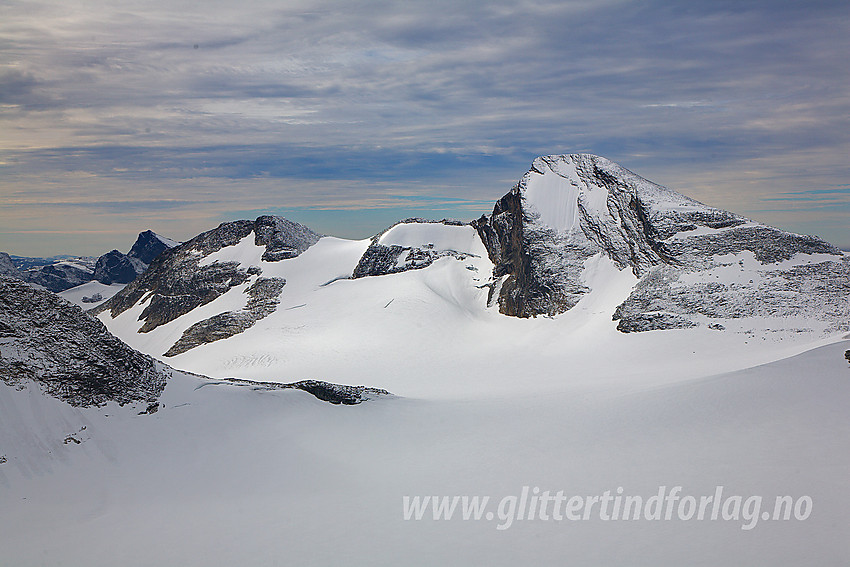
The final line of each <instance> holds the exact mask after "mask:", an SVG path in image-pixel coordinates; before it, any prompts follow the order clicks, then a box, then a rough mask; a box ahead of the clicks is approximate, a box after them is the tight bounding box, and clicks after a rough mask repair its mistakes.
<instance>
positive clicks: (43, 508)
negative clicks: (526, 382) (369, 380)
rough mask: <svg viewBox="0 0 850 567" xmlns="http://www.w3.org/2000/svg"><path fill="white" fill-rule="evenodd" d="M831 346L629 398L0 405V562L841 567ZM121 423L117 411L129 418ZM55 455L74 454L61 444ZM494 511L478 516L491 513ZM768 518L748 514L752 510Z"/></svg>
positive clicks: (196, 385)
mask: <svg viewBox="0 0 850 567" xmlns="http://www.w3.org/2000/svg"><path fill="white" fill-rule="evenodd" d="M847 347H848V344H847V343H846V342H845V343H842V344H836V345H831V346H827V347H823V348H820V349H816V350H813V351H809V352H807V353H805V354H803V355H800V356H797V357H795V358H791V359H787V360H783V361H780V362H776V363H773V364H771V365H768V366H762V367H757V368H753V369H749V370H745V371H739V372H736V373H732V374H725V375H717V376H711V377H706V378H702V379H693V378H692V377H691V376H690V375H689V374H687V373H680V374H678V375H677V376H675V377H671V378H673V379H672V380H671V383H670V384H668V385H666V386H657V385H652V384H650V383H641V382H635V381H633V382H632V388H631V389H629V390H623V389H621V388H619V387H606V386H603V385H600V384H593V383H589V382H584V381H579V382H577V383H570V384H564V385H562V387H561V389H560V391H558V392H548V393H547V394H546V395H541V393H540V392H538V391H535V390H534V389H531V388H526V390H525V391H517V392H515V393H514V395H511V396H504V397H498V398H495V397H486V396H485V397H482V398H476V399H460V398H458V399H453V400H425V399H410V398H408V399H378V400H373V401H370V402H367V403H364V404H361V405H359V406H351V407H343V406H332V405H330V404H326V403H323V402H320V401H318V400H316V399H315V398H313V397H312V396H310V395H309V394H306V393H303V392H293V391H257V390H253V389H250V388H245V387H236V386H232V385H226V384H210V383H208V382H204V381H202V380H201V379H199V378H195V377H191V376H182V375H179V374H178V375H175V376H174V377H173V378H172V379H171V380H170V381H169V383H168V386H167V387H166V390H165V392H164V394H163V397H162V399H161V401H162V402H163V403H164V407H163V408H162V409H160V410H159V411H158V412H157V413H155V414H153V415H137V414H136V413H137V412H136V411H121V408H118V407H114V406H106V407H103V408H90V409H74V408H70V407H69V406H65V405H63V404H60V403H59V402H57V401H55V400H52V399H49V398H45V397H43V396H40V395H37V394H35V393H34V392H32V391H31V390H25V391H17V390H14V389H11V388H9V387H7V386H5V385H2V384H0V447H2V449H0V453H2V455H3V456H5V462H4V463H3V464H0V549H2V550H3V552H2V556H3V563H4V564H8V565H15V566H17V567H27V566H30V565H70V566H82V565H85V566H89V567H95V566H112V565H122V566H127V567H133V566H147V565H150V564H151V563H152V562H153V563H156V564H160V565H181V566H185V567H191V566H204V567H207V566H217V565H222V566H224V565H234V564H239V565H280V564H286V565H316V566H326V565H327V566H333V565H352V566H355V565H370V566H382V565H386V566H395V565H452V566H453V565H458V566H460V565H493V566H499V565H516V564H526V565H562V564H564V561H569V563H570V564H575V565H636V566H641V565H646V566H650V565H653V566H654V565H691V566H706V567H709V566H710V567H714V566H716V565H729V566H749V567H751V566H772V567H778V566H786V565H787V566H795V567H796V566H798V565H801V564H806V565H845V564H847V562H848V560H850V544H848V542H847V539H846V537H845V536H846V534H845V532H846V526H847V525H848V522H850V491H848V489H847V484H846V477H847V472H848V470H850V456H848V455H850V452H848V451H847V449H848V446H847V439H848V438H850V417H848V413H847V411H846V407H847V402H848V401H850V381H848V373H850V368H848V365H847V362H846V361H845V360H844V357H843V353H844V350H845V349H846V348H847ZM124 409H127V408H124ZM69 436H71V437H74V438H75V439H76V440H77V441H80V442H79V443H77V442H76V441H68V442H65V441H64V440H65V439H67V438H68V437H69ZM661 485H665V486H667V487H668V488H669V487H673V486H677V485H681V486H682V487H683V494H691V495H711V494H713V493H714V491H715V487H716V486H718V485H722V486H723V487H724V494H727V495H742V496H743V497H744V498H746V497H749V496H751V495H759V496H762V497H763V498H764V499H765V501H768V500H770V501H771V502H772V500H773V498H774V497H775V496H777V495H790V496H793V497H794V498H798V497H801V496H809V497H810V498H811V499H812V502H813V511H812V514H811V516H810V517H809V518H808V519H806V520H805V521H797V520H790V521H759V522H758V523H757V525H755V526H754V527H753V528H752V529H749V530H743V529H741V527H742V525H743V524H745V522H743V521H741V520H740V519H739V520H729V521H723V520H717V521H701V522H700V521H696V520H691V521H680V520H676V519H674V520H671V521H664V520H661V521H648V520H638V521H608V522H605V521H602V520H600V519H599V518H598V517H594V518H592V519H590V520H588V521H578V522H570V521H562V522H554V521H541V520H540V519H539V518H538V519H537V520H534V521H527V520H526V521H518V520H517V521H515V522H514V523H513V525H511V526H510V528H509V529H506V530H498V529H496V526H497V525H499V520H498V519H495V520H492V521H487V520H486V519H482V520H479V521H474V520H469V521H463V520H462V519H460V517H459V516H458V517H457V518H456V519H453V520H451V521H435V520H433V519H428V518H429V517H430V513H429V515H428V516H426V519H423V520H420V521H415V520H409V521H405V520H404V519H403V497H404V496H415V495H435V496H443V495H448V496H451V495H490V496H491V497H492V498H493V499H494V500H495V501H496V502H498V501H499V500H500V499H501V498H502V497H503V496H506V495H518V494H519V493H520V491H521V490H522V487H523V486H529V487H532V488H533V487H535V486H536V487H539V488H540V490H541V491H542V490H551V491H552V492H553V493H554V492H555V491H558V490H563V491H564V492H565V494H566V495H568V496H569V495H599V494H602V493H603V492H604V491H606V490H609V491H611V492H612V493H613V492H615V491H616V490H617V488H618V487H623V489H624V493H625V494H638V495H644V496H645V497H649V496H652V495H653V494H655V493H657V491H658V487H659V486H661ZM493 506H494V507H493V508H490V510H495V504H494V505H493ZM762 509H765V508H762Z"/></svg>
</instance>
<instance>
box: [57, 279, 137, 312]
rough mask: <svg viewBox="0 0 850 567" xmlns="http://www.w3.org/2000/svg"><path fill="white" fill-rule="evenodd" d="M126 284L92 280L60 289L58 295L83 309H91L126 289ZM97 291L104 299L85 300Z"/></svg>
mask: <svg viewBox="0 0 850 567" xmlns="http://www.w3.org/2000/svg"><path fill="white" fill-rule="evenodd" d="M126 285H127V284H112V285H106V284H103V283H100V282H99V281H95V280H92V281H90V282H86V283H84V284H80V285H78V286H76V287H72V288H71V289H66V290H65V291H60V292H59V294H58V295H59V296H60V297H62V298H64V299H65V300H67V301H70V302H71V303H73V304H74V305H79V306H80V307H82V308H83V309H91V308H92V307H96V306H97V305H100V304H101V303H103V302H104V301H106V300H107V299H109V298H110V297H112V296H113V295H115V294H116V293H118V292H119V291H121V290H122V289H124V287H125V286H126ZM96 293H99V294H100V295H101V297H103V299H101V300H100V301H96V302H94V303H86V302H84V301H83V298H84V297H92V296H93V295H94V294H96Z"/></svg>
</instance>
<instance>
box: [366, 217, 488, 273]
mask: <svg viewBox="0 0 850 567" xmlns="http://www.w3.org/2000/svg"><path fill="white" fill-rule="evenodd" d="M429 225H431V226H429ZM443 227H453V228H454V229H455V231H468V230H469V228H468V227H465V226H464V225H463V223H461V222H459V221H451V220H442V221H427V220H424V219H418V218H410V219H405V220H403V221H399V222H397V223H396V224H394V225H393V226H391V227H390V228H388V229H386V230H385V231H383V232H380V233H378V234H377V235H375V236H374V237H373V238H372V242H371V244H369V247H368V248H367V249H366V252H364V253H363V256H362V257H361V258H360V262H358V264H357V267H356V268H354V272H353V273H352V277H353V278H355V279H356V278H362V277H367V276H383V275H386V274H396V273H400V272H406V271H408V270H419V269H422V268H427V267H428V266H430V265H431V264H433V263H434V261H435V260H437V259H439V258H446V257H451V258H455V259H457V260H461V261H462V260H465V259H467V258H469V257H470V256H474V254H471V253H469V252H468V251H464V250H456V249H454V248H459V246H457V242H455V241H453V239H452V237H448V239H445V238H443V239H444V240H446V242H439V239H440V237H441V236H442V235H443V234H445V233H451V232H452V228H448V229H446V228H443ZM423 228H424V229H425V230H421V229H423ZM399 233H401V234H399ZM411 233H412V234H411ZM441 233H442V234H441ZM398 238H402V240H397V239H398ZM430 240H438V242H436V243H435V242H431V241H430ZM396 242H401V244H398V243H396Z"/></svg>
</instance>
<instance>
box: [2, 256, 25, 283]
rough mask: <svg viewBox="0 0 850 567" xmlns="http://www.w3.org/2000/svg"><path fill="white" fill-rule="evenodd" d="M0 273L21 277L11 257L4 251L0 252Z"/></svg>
mask: <svg viewBox="0 0 850 567" xmlns="http://www.w3.org/2000/svg"><path fill="white" fill-rule="evenodd" d="M0 275H3V276H9V277H11V278H20V277H21V273H20V272H19V271H18V268H16V267H15V264H14V263H13V262H12V259H11V258H10V257H9V255H8V254H6V253H5V252H0Z"/></svg>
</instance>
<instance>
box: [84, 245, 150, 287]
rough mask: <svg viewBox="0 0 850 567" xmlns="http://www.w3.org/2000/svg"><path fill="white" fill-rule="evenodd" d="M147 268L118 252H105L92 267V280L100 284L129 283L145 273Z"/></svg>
mask: <svg viewBox="0 0 850 567" xmlns="http://www.w3.org/2000/svg"><path fill="white" fill-rule="evenodd" d="M145 268H147V266H146V265H145V264H144V263H143V262H142V261H141V260H139V259H137V258H131V257H130V256H128V255H126V254H122V253H121V252H119V251H118V250H112V251H111V252H107V253H106V254H104V255H103V256H101V257H100V258H98V259H97V264H95V266H94V279H96V280H97V281H99V282H100V283H103V284H106V285H110V284H113V283H123V284H126V283H130V282H131V281H133V280H134V279H136V276H138V275H139V274H140V273H142V272H144V271H145Z"/></svg>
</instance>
